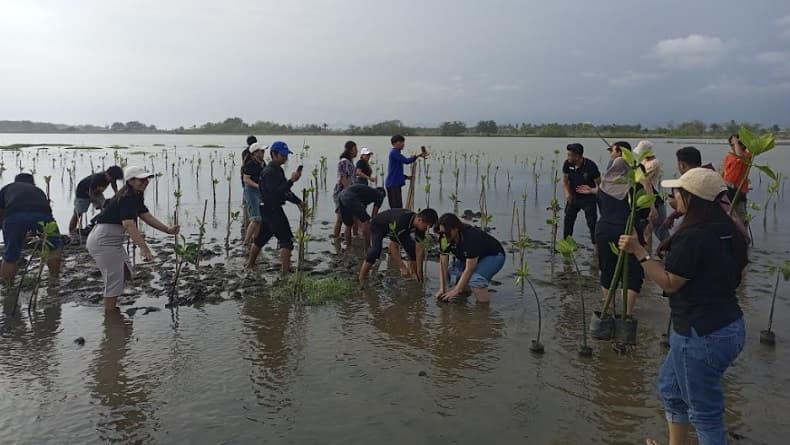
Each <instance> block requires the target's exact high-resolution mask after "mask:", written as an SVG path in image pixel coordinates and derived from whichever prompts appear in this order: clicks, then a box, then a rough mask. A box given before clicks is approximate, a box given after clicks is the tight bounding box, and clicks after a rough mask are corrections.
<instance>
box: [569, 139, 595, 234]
mask: <svg viewBox="0 0 790 445" xmlns="http://www.w3.org/2000/svg"><path fill="white" fill-rule="evenodd" d="M567 150H568V159H567V160H566V161H565V163H564V164H562V188H563V190H564V192H565V220H564V226H563V230H562V238H563V239H565V238H567V237H569V236H573V226H574V225H575V224H576V217H577V216H578V214H579V211H580V210H581V211H584V218H585V220H586V221H587V227H588V228H589V229H590V238H592V243H593V244H595V222H596V220H597V219H598V203H597V201H596V199H595V196H593V195H585V194H581V193H578V192H577V189H578V188H579V186H582V185H586V186H588V187H596V186H597V185H598V184H600V183H601V173H600V172H599V171H598V166H597V165H595V162H593V161H591V160H589V159H587V158H585V157H584V147H582V144H577V143H573V144H568V147H567Z"/></svg>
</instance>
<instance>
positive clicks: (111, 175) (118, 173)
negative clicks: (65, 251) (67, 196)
mask: <svg viewBox="0 0 790 445" xmlns="http://www.w3.org/2000/svg"><path fill="white" fill-rule="evenodd" d="M122 179H123V169H122V168H121V167H119V166H117V165H113V166H112V167H110V168H108V169H107V170H106V171H104V172H102V173H96V174H93V175H90V176H86V177H85V178H83V179H82V180H81V181H80V182H79V183H77V195H76V197H75V198H74V214H73V215H72V216H71V221H69V233H70V234H75V233H76V230H77V224H78V222H79V219H80V217H81V216H82V215H84V214H85V213H87V212H88V208H90V206H91V204H93V208H95V209H96V210H101V209H102V207H104V190H105V189H106V188H107V186H108V185H109V186H110V187H112V190H113V192H115V193H118V185H117V184H116V181H120V180H122Z"/></svg>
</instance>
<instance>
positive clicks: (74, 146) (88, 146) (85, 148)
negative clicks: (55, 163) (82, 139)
mask: <svg viewBox="0 0 790 445" xmlns="http://www.w3.org/2000/svg"><path fill="white" fill-rule="evenodd" d="M66 150H104V147H93V146H90V145H73V146H71V147H66Z"/></svg>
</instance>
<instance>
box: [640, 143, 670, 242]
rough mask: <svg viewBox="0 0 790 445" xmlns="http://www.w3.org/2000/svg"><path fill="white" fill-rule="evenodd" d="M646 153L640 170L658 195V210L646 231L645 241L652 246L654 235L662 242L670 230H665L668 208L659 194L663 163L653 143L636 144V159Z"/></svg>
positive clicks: (656, 205) (656, 206) (656, 203)
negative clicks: (656, 155)
mask: <svg viewBox="0 0 790 445" xmlns="http://www.w3.org/2000/svg"><path fill="white" fill-rule="evenodd" d="M645 153H649V154H648V156H646V157H645V158H644V160H643V161H642V163H641V165H640V168H642V171H643V172H644V173H645V176H646V177H647V182H648V183H649V184H650V188H651V189H652V190H653V194H654V195H656V200H655V203H654V206H655V208H656V211H655V212H654V215H655V216H653V217H651V218H650V219H648V221H647V228H646V229H645V240H646V241H647V245H648V246H652V243H653V234H654V233H655V235H656V238H658V241H659V242H662V241H664V240H665V239H667V238H669V230H667V229H666V228H664V220H666V218H667V208H666V205H665V203H664V200H663V199H662V198H661V196H660V195H659V194H658V190H659V183H660V182H661V175H662V173H663V169H662V165H661V161H659V160H658V159H657V158H656V157H655V155H654V154H653V143H652V142H650V141H639V143H638V144H636V148H634V157H636V158H641V157H642V155H643V154H645Z"/></svg>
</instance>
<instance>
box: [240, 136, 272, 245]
mask: <svg viewBox="0 0 790 445" xmlns="http://www.w3.org/2000/svg"><path fill="white" fill-rule="evenodd" d="M267 148H268V147H267V146H265V145H263V144H261V143H260V142H256V143H254V144H252V145H250V156H249V157H248V158H247V162H246V163H245V164H244V168H242V180H243V181H244V201H245V202H246V203H247V212H248V214H249V219H250V223H249V225H247V229H246V231H245V233H244V246H246V247H248V246H249V245H250V243H251V242H252V240H253V239H255V237H256V236H258V231H259V230H260V228H261V189H260V184H258V181H260V178H261V172H263V168H264V167H265V166H266V163H265V162H263V155H264V154H265V153H266V149H267Z"/></svg>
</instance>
